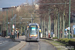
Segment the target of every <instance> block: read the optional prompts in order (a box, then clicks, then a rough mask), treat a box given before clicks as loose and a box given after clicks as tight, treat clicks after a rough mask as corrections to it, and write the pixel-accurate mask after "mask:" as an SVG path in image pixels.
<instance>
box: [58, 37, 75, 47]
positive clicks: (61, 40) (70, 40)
mask: <svg viewBox="0 0 75 50" xmlns="http://www.w3.org/2000/svg"><path fill="white" fill-rule="evenodd" d="M59 41H60V42H62V43H68V44H70V45H73V46H75V39H68V38H61V39H59Z"/></svg>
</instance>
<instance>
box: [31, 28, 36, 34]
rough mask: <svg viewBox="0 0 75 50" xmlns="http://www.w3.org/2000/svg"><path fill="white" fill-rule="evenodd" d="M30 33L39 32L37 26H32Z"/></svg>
mask: <svg viewBox="0 0 75 50" xmlns="http://www.w3.org/2000/svg"><path fill="white" fill-rule="evenodd" d="M30 34H31V35H36V34H37V27H30Z"/></svg>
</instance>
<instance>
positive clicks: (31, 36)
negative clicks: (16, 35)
mask: <svg viewBox="0 0 75 50" xmlns="http://www.w3.org/2000/svg"><path fill="white" fill-rule="evenodd" d="M26 41H39V24H37V23H29V25H28V26H27V33H26Z"/></svg>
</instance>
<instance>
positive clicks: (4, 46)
mask: <svg viewBox="0 0 75 50" xmlns="http://www.w3.org/2000/svg"><path fill="white" fill-rule="evenodd" d="M17 44H19V42H13V41H12V40H11V39H7V38H4V37H0V50H9V49H10V48H12V47H14V46H15V45H17Z"/></svg>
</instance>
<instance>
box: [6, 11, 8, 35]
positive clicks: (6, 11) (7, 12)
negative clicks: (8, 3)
mask: <svg viewBox="0 0 75 50" xmlns="http://www.w3.org/2000/svg"><path fill="white" fill-rule="evenodd" d="M6 13H7V34H6V36H8V10H7V11H6Z"/></svg>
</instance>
